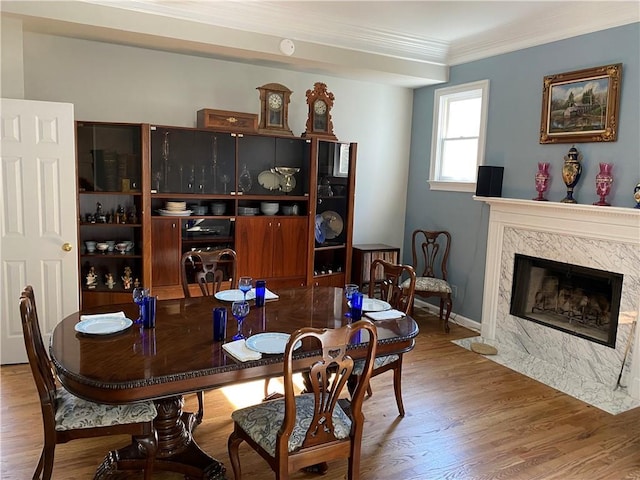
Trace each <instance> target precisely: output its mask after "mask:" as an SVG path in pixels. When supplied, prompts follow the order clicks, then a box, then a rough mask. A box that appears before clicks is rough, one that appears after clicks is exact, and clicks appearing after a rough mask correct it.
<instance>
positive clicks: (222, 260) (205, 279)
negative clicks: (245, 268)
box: [180, 248, 238, 425]
mask: <svg viewBox="0 0 640 480" xmlns="http://www.w3.org/2000/svg"><path fill="white" fill-rule="evenodd" d="M237 264H238V260H237V256H236V252H235V250H232V249H231V248H219V249H216V250H191V251H189V252H185V253H184V254H183V255H182V258H181V259H180V266H181V281H182V291H183V292H184V297H185V298H191V297H192V295H191V290H190V289H189V280H190V279H191V278H194V279H195V282H196V283H197V284H198V286H199V287H200V292H201V293H202V296H204V297H208V296H211V295H215V294H216V293H218V292H219V291H220V290H222V285H223V282H226V281H228V282H229V285H230V286H231V288H234V286H235V285H236V284H237V283H238V279H237V278H236V268H237ZM196 395H197V397H198V412H197V413H196V416H195V422H196V425H199V424H200V423H201V422H202V419H203V417H204V391H202V390H201V391H199V392H198V393H197V394H196Z"/></svg>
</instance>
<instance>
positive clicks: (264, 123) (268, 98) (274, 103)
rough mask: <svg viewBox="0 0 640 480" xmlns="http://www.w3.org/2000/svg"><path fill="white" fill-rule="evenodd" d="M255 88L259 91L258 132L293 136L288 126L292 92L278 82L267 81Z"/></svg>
mask: <svg viewBox="0 0 640 480" xmlns="http://www.w3.org/2000/svg"><path fill="white" fill-rule="evenodd" d="M256 90H259V91H260V124H259V125H258V132H259V133H264V134H267V135H268V134H276V135H292V136H293V133H292V132H291V129H290V128H289V100H290V97H291V94H292V93H293V92H292V91H291V90H289V89H288V88H287V87H285V86H284V85H281V84H279V83H267V84H266V85H263V86H261V87H258V88H257V89H256Z"/></svg>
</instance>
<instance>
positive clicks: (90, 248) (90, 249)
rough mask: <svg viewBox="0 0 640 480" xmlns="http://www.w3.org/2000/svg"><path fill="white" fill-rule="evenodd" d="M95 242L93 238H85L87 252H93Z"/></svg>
mask: <svg viewBox="0 0 640 480" xmlns="http://www.w3.org/2000/svg"><path fill="white" fill-rule="evenodd" d="M96 243H97V242H94V241H93V240H87V241H86V242H84V245H85V247H87V253H93V252H95V251H96Z"/></svg>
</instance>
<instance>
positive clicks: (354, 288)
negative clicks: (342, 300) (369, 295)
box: [344, 283, 359, 317]
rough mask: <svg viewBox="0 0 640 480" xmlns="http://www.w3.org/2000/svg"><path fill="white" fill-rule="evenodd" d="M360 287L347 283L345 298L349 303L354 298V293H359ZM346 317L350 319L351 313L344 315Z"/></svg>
mask: <svg viewBox="0 0 640 480" xmlns="http://www.w3.org/2000/svg"><path fill="white" fill-rule="evenodd" d="M358 288H359V287H358V285H356V284H355V283H347V284H346V285H345V286H344V296H345V297H346V298H347V303H348V302H350V301H351V297H352V296H353V294H354V293H356V292H357V291H358ZM344 316H345V317H350V316H351V313H350V312H347V313H345V314H344Z"/></svg>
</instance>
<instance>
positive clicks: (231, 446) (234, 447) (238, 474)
mask: <svg viewBox="0 0 640 480" xmlns="http://www.w3.org/2000/svg"><path fill="white" fill-rule="evenodd" d="M234 428H235V427H234ZM241 443H242V438H240V437H239V436H238V433H237V432H236V430H235V429H234V431H233V432H231V435H229V440H228V442H227V450H228V451H229V461H230V462H231V469H232V470H233V479H234V480H240V479H241V478H242V471H241V469H240V455H239V451H238V450H239V448H240V444H241Z"/></svg>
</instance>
